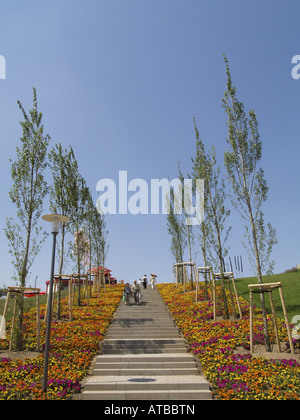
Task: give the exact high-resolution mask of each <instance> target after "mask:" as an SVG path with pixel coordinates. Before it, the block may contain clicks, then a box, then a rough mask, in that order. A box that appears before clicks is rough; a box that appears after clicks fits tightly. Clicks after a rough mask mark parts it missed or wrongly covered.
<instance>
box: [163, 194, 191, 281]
mask: <svg viewBox="0 0 300 420" xmlns="http://www.w3.org/2000/svg"><path fill="white" fill-rule="evenodd" d="M178 195H179V194H177V193H176V191H173V189H172V188H171V189H170V197H166V199H167V200H168V201H169V203H168V204H170V211H169V214H168V216H167V229H168V233H169V235H170V236H171V247H170V250H171V253H172V255H173V257H174V259H175V262H176V263H181V262H183V255H184V251H185V248H186V246H187V238H186V234H185V233H186V232H185V226H184V221H183V219H182V217H181V215H178V214H176V208H178V207H179V206H180V205H181V203H178ZM181 281H183V279H181Z"/></svg>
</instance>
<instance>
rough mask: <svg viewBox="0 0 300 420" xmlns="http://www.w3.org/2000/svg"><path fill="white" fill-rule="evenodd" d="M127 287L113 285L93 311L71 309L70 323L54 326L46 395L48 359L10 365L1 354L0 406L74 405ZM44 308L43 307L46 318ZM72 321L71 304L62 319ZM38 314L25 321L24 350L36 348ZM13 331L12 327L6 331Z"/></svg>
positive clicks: (92, 304)
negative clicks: (71, 401)
mask: <svg viewBox="0 0 300 420" xmlns="http://www.w3.org/2000/svg"><path fill="white" fill-rule="evenodd" d="M123 288H124V286H122V285H115V286H110V287H107V288H106V291H103V290H102V291H101V293H100V296H99V298H94V299H90V301H89V306H86V305H83V306H80V307H74V308H73V318H74V319H73V321H72V322H66V321H62V322H52V324H51V345H50V358H49V375H48V392H47V395H45V394H44V393H43V391H42V385H41V383H42V376H43V364H44V355H43V354H41V355H39V356H38V357H36V358H34V359H27V360H25V361H22V360H10V359H9V358H2V359H1V354H0V400H8V399H10V400H15V399H25V400H31V399H54V400H57V399H70V398H72V395H73V394H74V393H77V392H80V389H81V384H80V381H81V380H82V379H83V377H84V376H85V375H87V373H88V372H89V369H90V365H91V362H92V360H93V358H94V356H95V355H96V354H97V353H98V351H99V350H98V349H99V341H101V339H102V338H103V336H104V334H105V331H106V329H107V327H108V326H109V324H110V321H111V319H112V316H113V314H114V312H115V310H116V308H117V306H118V305H119V303H120V300H121V297H122V293H123ZM44 314H45V305H44V306H42V307H41V319H43V318H44ZM64 317H65V318H67V317H68V307H67V299H63V300H62V318H64ZM35 322H36V320H35V309H32V310H30V311H28V312H27V313H26V314H25V317H24V331H25V334H24V341H25V342H24V347H25V348H26V350H32V351H34V349H35V346H36V331H35V330H36V326H35V325H36V324H35ZM7 327H8V328H9V327H10V326H9V325H8V326H7ZM7 338H8V340H7V341H5V340H0V350H7V348H8V343H9V336H8V337H7ZM44 340H45V323H44V322H42V323H41V344H42V346H44Z"/></svg>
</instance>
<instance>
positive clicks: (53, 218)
mask: <svg viewBox="0 0 300 420" xmlns="http://www.w3.org/2000/svg"><path fill="white" fill-rule="evenodd" d="M42 219H43V220H45V221H46V222H51V223H52V227H51V233H52V235H53V248H52V262H51V274H50V290H49V299H48V313H47V327H46V341H45V358H44V372H43V391H44V392H47V382H48V364H49V349H50V332H51V318H52V298H53V278H54V267H55V248H56V237H57V235H58V231H59V223H65V222H67V221H68V220H70V219H69V218H68V217H67V216H61V215H58V214H46V215H45V216H43V217H42Z"/></svg>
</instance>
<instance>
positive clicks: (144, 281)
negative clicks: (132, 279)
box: [143, 274, 148, 289]
mask: <svg viewBox="0 0 300 420" xmlns="http://www.w3.org/2000/svg"><path fill="white" fill-rule="evenodd" d="M147 283H148V279H147V276H146V274H145V275H144V277H143V285H144V289H147Z"/></svg>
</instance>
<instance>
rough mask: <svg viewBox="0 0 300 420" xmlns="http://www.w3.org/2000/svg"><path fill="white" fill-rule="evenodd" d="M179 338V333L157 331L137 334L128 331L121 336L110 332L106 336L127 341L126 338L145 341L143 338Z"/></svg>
mask: <svg viewBox="0 0 300 420" xmlns="http://www.w3.org/2000/svg"><path fill="white" fill-rule="evenodd" d="M162 337H164V338H177V337H179V334H178V332H176V331H175V332H164V333H161V332H157V331H152V332H151V331H141V332H136V331H128V332H125V333H124V332H123V334H120V333H119V332H117V333H114V332H108V334H107V335H106V338H116V339H126V338H128V339H129V338H136V339H139V338H141V339H143V338H153V339H155V338H162Z"/></svg>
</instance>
